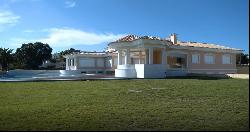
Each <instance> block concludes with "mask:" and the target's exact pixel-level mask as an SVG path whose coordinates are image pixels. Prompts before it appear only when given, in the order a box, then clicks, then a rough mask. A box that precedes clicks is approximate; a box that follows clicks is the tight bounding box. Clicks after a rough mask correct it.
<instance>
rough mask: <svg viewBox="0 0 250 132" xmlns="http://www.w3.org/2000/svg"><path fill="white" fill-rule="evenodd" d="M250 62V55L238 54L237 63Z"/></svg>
mask: <svg viewBox="0 0 250 132" xmlns="http://www.w3.org/2000/svg"><path fill="white" fill-rule="evenodd" d="M248 63H249V55H248V54H244V53H240V54H238V55H237V56H236V64H248Z"/></svg>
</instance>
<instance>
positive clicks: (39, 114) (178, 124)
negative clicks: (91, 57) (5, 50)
mask: <svg viewBox="0 0 250 132" xmlns="http://www.w3.org/2000/svg"><path fill="white" fill-rule="evenodd" d="M248 85H249V80H243V79H218V80H216V79H145V80H140V79H138V80H103V81H102V80H98V81H56V82H53V81H52V82H12V83H1V82H0V130H167V131H170V130H245V131H247V130H249V86H248Z"/></svg>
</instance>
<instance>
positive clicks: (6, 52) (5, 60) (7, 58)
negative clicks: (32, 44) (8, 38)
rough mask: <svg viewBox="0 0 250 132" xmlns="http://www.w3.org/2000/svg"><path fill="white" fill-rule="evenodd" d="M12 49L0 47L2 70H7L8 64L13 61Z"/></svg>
mask: <svg viewBox="0 0 250 132" xmlns="http://www.w3.org/2000/svg"><path fill="white" fill-rule="evenodd" d="M12 51H13V49H9V48H7V49H5V48H0V64H1V66H2V70H8V68H9V64H10V63H11V62H12V61H13V54H12Z"/></svg>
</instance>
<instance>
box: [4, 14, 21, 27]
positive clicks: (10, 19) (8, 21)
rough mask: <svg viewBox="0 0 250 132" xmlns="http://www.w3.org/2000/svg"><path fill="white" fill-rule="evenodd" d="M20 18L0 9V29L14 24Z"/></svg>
mask: <svg viewBox="0 0 250 132" xmlns="http://www.w3.org/2000/svg"><path fill="white" fill-rule="evenodd" d="M20 18H21V17H20V16H17V15H15V14H13V13H12V12H10V11H0V31H1V30H3V29H4V28H5V27H10V26H14V25H16V24H17V22H18V21H19V19H20Z"/></svg>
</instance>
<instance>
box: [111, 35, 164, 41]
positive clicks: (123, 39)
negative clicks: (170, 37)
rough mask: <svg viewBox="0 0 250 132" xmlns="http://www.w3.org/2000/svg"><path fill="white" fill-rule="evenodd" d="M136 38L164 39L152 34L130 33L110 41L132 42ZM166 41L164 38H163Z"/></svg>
mask: <svg viewBox="0 0 250 132" xmlns="http://www.w3.org/2000/svg"><path fill="white" fill-rule="evenodd" d="M138 39H148V40H164V39H161V38H160V37H154V36H137V35H133V34H130V35H127V36H125V37H122V38H120V39H118V40H116V41H114V42H111V43H117V42H132V41H134V40H138ZM164 41H166V40H164Z"/></svg>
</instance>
